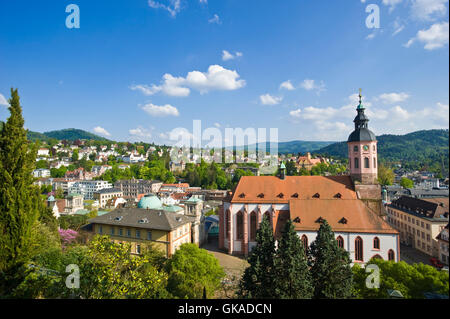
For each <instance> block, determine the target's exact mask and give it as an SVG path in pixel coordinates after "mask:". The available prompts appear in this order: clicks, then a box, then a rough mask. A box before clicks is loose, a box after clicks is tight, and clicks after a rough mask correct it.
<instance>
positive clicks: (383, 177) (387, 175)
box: [378, 165, 395, 186]
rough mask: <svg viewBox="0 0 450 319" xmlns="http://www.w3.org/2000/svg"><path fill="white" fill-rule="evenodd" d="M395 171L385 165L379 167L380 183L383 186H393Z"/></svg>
mask: <svg viewBox="0 0 450 319" xmlns="http://www.w3.org/2000/svg"><path fill="white" fill-rule="evenodd" d="M394 178H395V175H394V171H393V170H392V169H390V168H388V167H386V166H384V165H379V166H378V183H380V185H381V186H387V185H392V184H393V183H394Z"/></svg>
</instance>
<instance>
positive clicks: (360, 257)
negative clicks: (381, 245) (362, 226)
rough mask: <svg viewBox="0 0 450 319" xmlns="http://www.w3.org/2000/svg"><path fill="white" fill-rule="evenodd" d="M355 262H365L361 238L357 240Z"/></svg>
mask: <svg viewBox="0 0 450 319" xmlns="http://www.w3.org/2000/svg"><path fill="white" fill-rule="evenodd" d="M355 260H357V261H363V241H362V239H361V237H359V236H358V237H356V239H355Z"/></svg>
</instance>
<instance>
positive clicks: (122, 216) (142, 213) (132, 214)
mask: <svg viewBox="0 0 450 319" xmlns="http://www.w3.org/2000/svg"><path fill="white" fill-rule="evenodd" d="M191 222H192V219H191V218H188V217H186V216H184V215H179V214H175V213H171V212H166V211H164V210H153V209H141V208H117V209H115V210H113V211H111V212H109V213H107V214H104V215H102V216H98V217H95V218H92V219H90V220H89V223H91V224H102V225H114V226H127V227H137V228H146V229H158V230H165V231H171V230H173V229H176V228H178V227H179V226H182V225H184V224H187V223H191Z"/></svg>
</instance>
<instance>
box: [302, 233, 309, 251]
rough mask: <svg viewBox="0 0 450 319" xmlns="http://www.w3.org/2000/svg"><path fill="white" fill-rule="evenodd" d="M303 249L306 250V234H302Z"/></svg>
mask: <svg viewBox="0 0 450 319" xmlns="http://www.w3.org/2000/svg"><path fill="white" fill-rule="evenodd" d="M302 243H303V250H304V252H305V253H306V252H307V251H308V237H306V235H303V236H302Z"/></svg>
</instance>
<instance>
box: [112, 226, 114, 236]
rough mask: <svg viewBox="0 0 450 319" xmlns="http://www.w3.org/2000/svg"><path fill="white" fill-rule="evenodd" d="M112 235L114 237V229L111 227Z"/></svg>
mask: <svg viewBox="0 0 450 319" xmlns="http://www.w3.org/2000/svg"><path fill="white" fill-rule="evenodd" d="M111 235H114V227H111Z"/></svg>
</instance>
